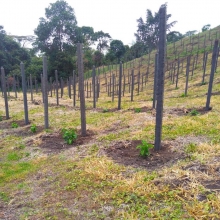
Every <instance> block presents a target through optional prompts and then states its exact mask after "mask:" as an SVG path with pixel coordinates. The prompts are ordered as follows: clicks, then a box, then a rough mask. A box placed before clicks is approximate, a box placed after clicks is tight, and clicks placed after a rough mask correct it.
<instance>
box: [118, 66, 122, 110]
mask: <svg viewBox="0 0 220 220" xmlns="http://www.w3.org/2000/svg"><path fill="white" fill-rule="evenodd" d="M118 83H119V86H118V110H120V109H121V86H122V85H121V84H122V63H121V62H120V64H119V81H118Z"/></svg>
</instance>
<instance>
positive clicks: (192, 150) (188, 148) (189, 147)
mask: <svg viewBox="0 0 220 220" xmlns="http://www.w3.org/2000/svg"><path fill="white" fill-rule="evenodd" d="M196 150H197V146H196V144H194V143H190V144H189V145H187V146H186V147H185V152H186V153H187V154H190V153H195V152H196Z"/></svg>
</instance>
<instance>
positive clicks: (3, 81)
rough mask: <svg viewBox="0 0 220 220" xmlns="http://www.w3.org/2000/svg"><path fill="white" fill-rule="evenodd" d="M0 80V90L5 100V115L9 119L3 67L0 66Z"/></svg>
mask: <svg viewBox="0 0 220 220" xmlns="http://www.w3.org/2000/svg"><path fill="white" fill-rule="evenodd" d="M1 82H2V91H3V94H4V100H5V115H6V119H9V110H8V97H7V91H6V84H5V70H4V68H3V67H1Z"/></svg>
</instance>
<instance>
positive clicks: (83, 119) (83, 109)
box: [77, 43, 86, 136]
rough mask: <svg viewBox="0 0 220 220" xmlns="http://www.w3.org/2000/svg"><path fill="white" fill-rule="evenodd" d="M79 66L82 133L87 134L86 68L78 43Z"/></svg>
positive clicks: (80, 46)
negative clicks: (84, 68) (84, 67)
mask: <svg viewBox="0 0 220 220" xmlns="http://www.w3.org/2000/svg"><path fill="white" fill-rule="evenodd" d="M77 64H78V65H77V66H78V71H79V74H78V75H79V92H80V114H81V135H82V136H86V106H85V95H84V83H83V82H84V70H83V54H82V44H80V43H77Z"/></svg>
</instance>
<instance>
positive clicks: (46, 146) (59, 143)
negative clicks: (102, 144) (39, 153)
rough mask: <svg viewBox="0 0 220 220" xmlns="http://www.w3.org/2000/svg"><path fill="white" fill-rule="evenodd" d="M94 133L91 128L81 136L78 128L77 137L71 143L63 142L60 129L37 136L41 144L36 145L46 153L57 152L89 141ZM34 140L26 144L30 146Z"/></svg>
mask: <svg viewBox="0 0 220 220" xmlns="http://www.w3.org/2000/svg"><path fill="white" fill-rule="evenodd" d="M94 135H95V133H94V132H93V131H91V130H87V135H86V136H85V137H83V136H82V135H81V133H80V130H79V131H77V139H76V140H75V141H74V142H73V144H67V143H65V141H64V139H63V137H62V133H61V131H59V132H54V133H48V134H42V135H40V136H39V139H40V142H41V144H39V145H38V147H39V148H41V149H43V151H44V152H45V153H47V154H53V153H59V152H61V151H63V150H66V149H69V148H72V147H74V146H79V145H83V144H86V143H88V142H90V141H91V140H92V139H93V138H94ZM34 141H35V140H33V139H32V140H29V141H28V143H27V144H28V145H29V146H31V145H32V144H33V143H34Z"/></svg>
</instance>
